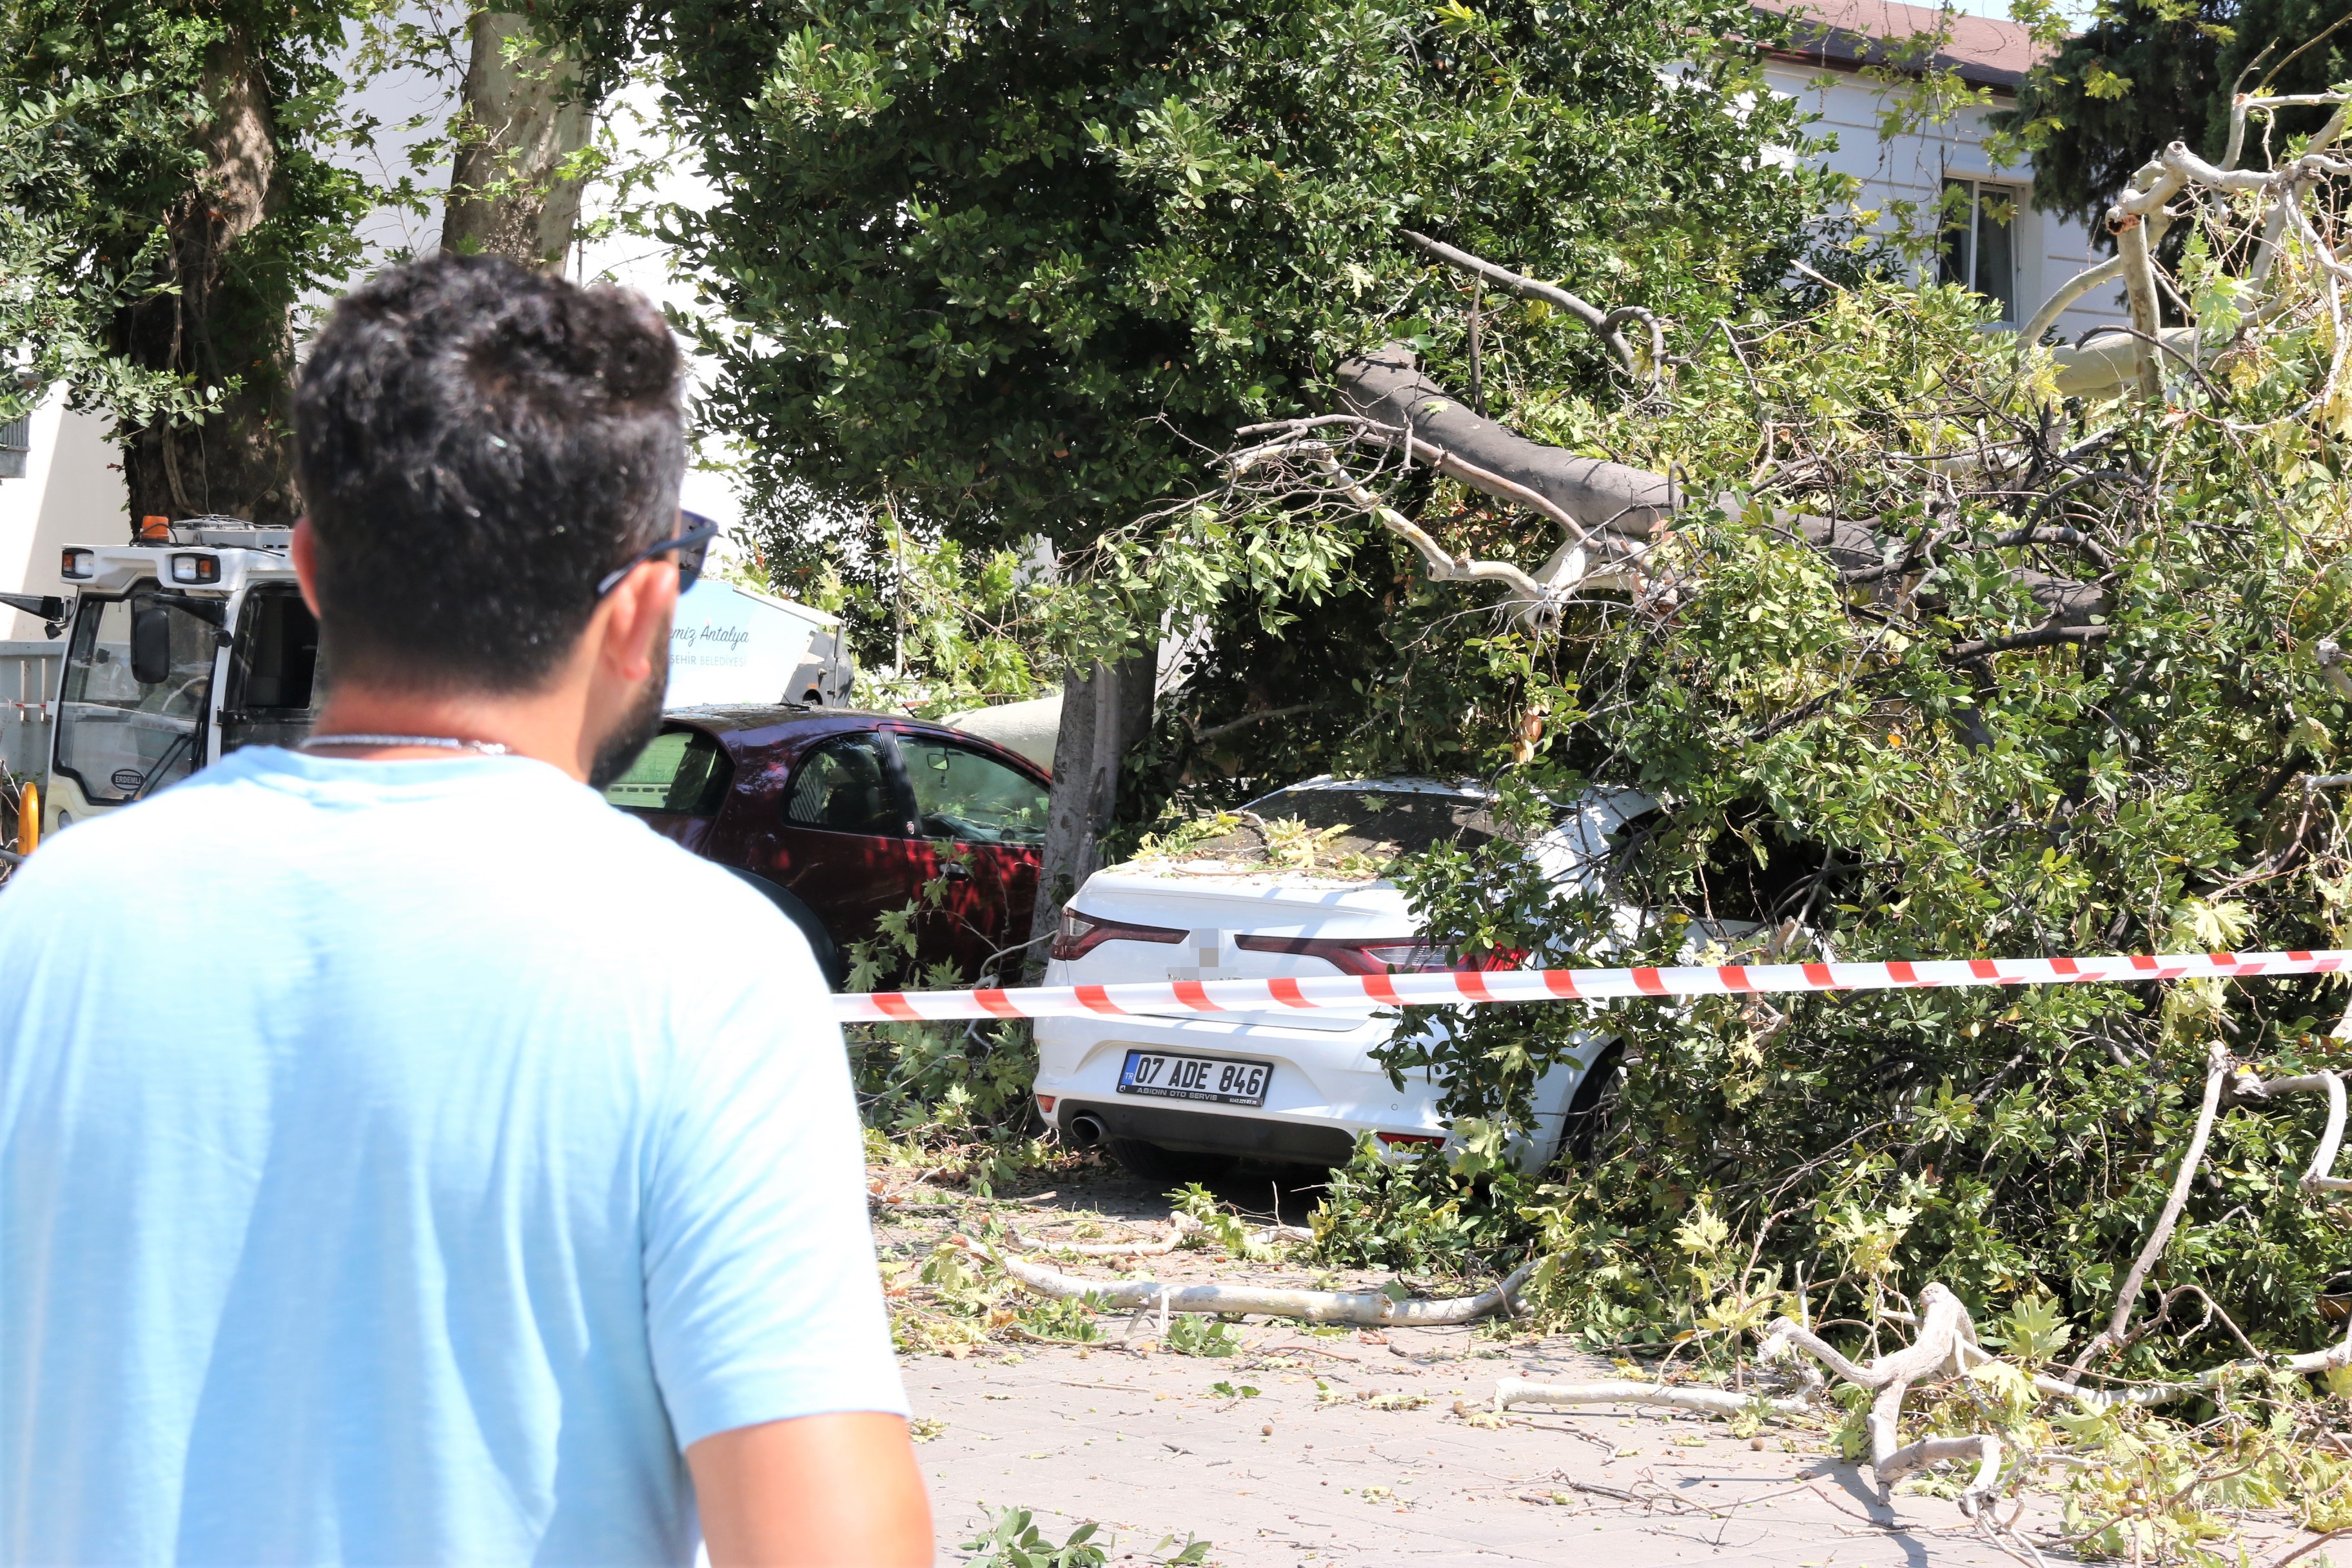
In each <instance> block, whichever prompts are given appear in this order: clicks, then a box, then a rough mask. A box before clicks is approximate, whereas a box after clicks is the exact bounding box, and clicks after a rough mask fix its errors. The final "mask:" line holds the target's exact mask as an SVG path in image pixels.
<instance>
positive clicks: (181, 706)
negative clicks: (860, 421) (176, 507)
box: [0, 517, 856, 837]
mask: <svg viewBox="0 0 2352 1568" xmlns="http://www.w3.org/2000/svg"><path fill="white" fill-rule="evenodd" d="M293 538H294V531H293V530H292V529H291V528H286V527H274V526H269V525H266V524H259V523H252V522H246V521H241V520H239V519H236V518H228V517H199V518H190V519H188V520H186V521H181V522H172V523H166V522H164V521H163V520H161V519H150V520H149V521H147V523H146V525H145V526H144V527H143V528H142V531H141V536H140V538H139V539H138V540H137V541H136V542H132V543H129V544H111V545H86V544H73V545H68V546H67V547H66V550H65V554H64V559H63V561H62V563H61V564H60V567H59V574H60V575H61V576H62V577H63V578H64V579H65V581H66V583H67V584H68V585H69V586H71V587H72V589H73V595H72V596H71V597H70V598H68V597H63V596H47V595H44V596H38V597H36V596H34V595H18V594H5V595H0V602H5V603H6V604H9V605H14V606H15V607H16V608H18V609H23V610H26V611H30V612H32V613H34V614H36V615H39V616H42V617H44V618H45V619H47V621H48V622H49V628H50V635H51V636H53V637H55V636H59V635H63V636H64V637H66V639H67V641H66V649H65V669H64V673H63V676H62V678H61V679H60V680H59V682H58V706H57V719H56V729H55V731H54V735H53V739H52V741H51V744H50V749H49V769H48V777H47V780H46V782H45V787H44V788H43V790H42V793H41V811H40V817H41V824H40V831H41V835H42V837H47V835H49V834H52V833H55V832H58V830H59V829H61V828H66V827H69V826H72V825H73V824H75V823H76V822H80V821H84V820H87V819H88V818H89V817H92V816H97V815H98V814H100V812H104V811H110V810H112V809H113V808H115V807H117V806H122V805H129V804H131V802H132V801H135V800H142V799H144V798H146V797H147V796H148V795H153V794H154V793H155V792H156V791H157V790H160V789H163V788H164V787H165V786H167V785H169V784H176V783H178V782H179V781H180V780H181V779H184V778H186V777H187V776H188V775H189V774H190V773H194V772H195V771H196V770H197V769H199V768H201V767H203V766H205V764H206V763H211V762H215V761H217V760H218V759H219V758H222V757H225V756H226V755H228V753H229V752H234V751H236V750H238V749H239V748H241V747H245V746H290V745H294V744H297V743H298V742H300V741H301V740H302V738H303V737H304V736H306V735H308V734H309V733H310V730H311V726H312V725H313V724H314V723H315V722H316V721H317V718H318V710H319V705H320V700H321V699H322V698H323V697H324V695H325V689H324V684H323V682H321V680H320V669H319V623H318V622H317V621H316V620H315V619H314V618H313V617H312V616H311V615H310V608H309V606H307V605H304V604H303V603H302V594H301V590H300V588H299V586H298V585H297V584H296V583H295V580H294V563H293V557H292V554H291V550H292V544H293ZM855 675H856V666H855V663H854V661H853V660H852V659H851V658H850V655H849V651H848V647H847V645H846V638H845V636H844V635H843V627H842V626H841V622H840V620H839V619H838V618H837V617H835V616H830V615H827V614H825V613H824V612H823V611H821V610H815V609H812V608H810V607H809V606H807V605H798V604H794V603H793V602H792V601H790V600H784V599H776V598H772V597H770V596H769V595H764V594H760V593H757V592H754V591H752V590H751V589H749V588H745V587H742V586H740V584H729V583H724V582H720V581H719V580H717V579H716V578H713V577H709V576H706V577H704V578H703V580H702V581H701V582H699V583H698V584H695V586H694V588H693V590H692V591H691V592H690V593H688V595H686V596H685V597H684V598H682V599H680V600H679V601H678V610H677V616H676V619H675V621H674V623H673V626H672V630H671V638H670V679H669V689H668V691H667V700H666V701H665V704H664V706H666V707H668V708H681V707H688V706H704V705H709V704H711V703H733V704H746V703H774V702H778V701H783V702H788V703H792V704H793V705H795V706H798V707H801V708H803V709H814V708H830V707H837V706H839V705H840V704H842V703H844V702H845V701H847V700H848V699H849V694H850V688H851V685H852V682H853V680H854V679H855Z"/></svg>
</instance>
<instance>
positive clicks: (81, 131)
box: [0, 0, 373, 445]
mask: <svg viewBox="0 0 2352 1568" xmlns="http://www.w3.org/2000/svg"><path fill="white" fill-rule="evenodd" d="M365 9H366V7H364V6H362V5H356V4H352V3H347V0H300V3H298V4H294V5H278V6H275V7H268V6H258V5H245V4H237V5H226V6H222V5H189V4H183V3H178V0H21V3H19V4H16V5H10V6H9V7H8V8H7V10H6V11H5V13H0V341H5V342H9V343H11V344H15V345H21V349H22V351H23V352H26V353H29V355H30V361H29V364H28V367H27V368H28V370H29V372H30V374H29V375H28V376H27V377H26V383H27V384H0V417H7V416H13V415H14V414H16V413H19V412H22V411H23V409H24V408H26V407H27V406H29V405H30V404H31V403H32V402H34V401H36V400H37V398H38V396H39V395H40V394H41V392H42V391H43V390H45V389H46V388H47V386H49V385H51V384H56V383H60V382H62V383H65V384H68V385H69V386H70V387H71V388H72V399H73V402H74V404H75V405H76V406H79V407H85V408H106V409H110V410H111V411H113V412H115V413H117V414H119V415H121V416H123V417H124V418H125V419H127V420H128V421H130V422H131V424H132V425H133V426H138V425H142V424H144V423H146V422H148V421H150V420H153V419H157V418H163V419H168V420H174V421H184V420H202V419H205V418H206V417H210V416H215V415H217V414H218V413H219V412H220V411H221V409H222V407H223V405H224V402H225V400H226V399H229V398H231V397H233V396H234V395H236V393H238V392H239V391H240V390H247V391H251V390H255V389H261V390H265V391H266V389H267V387H268V385H270V384H274V383H275V382H277V381H278V380H280V379H282V378H283V376H284V375H285V374H287V372H288V371H289V369H290V363H291V362H290V357H289V356H290V353H291V349H292V341H291V338H290V336H289V321H288V313H289V310H291V308H292V306H293V305H294V303H295V301H296V300H298V299H299V298H300V297H301V295H302V294H303V293H304V291H305V290H308V289H315V288H319V287H322V286H326V285H330V284H332V283H333V282H336V281H338V280H340V279H341V278H342V277H343V276H344V275H345V274H346V273H347V272H348V271H349V269H350V268H351V267H352V264H353V263H354V262H355V261H356V260H357V258H358V250H357V246H358V242H357V240H356V239H355V238H354V237H353V234H352V228H353V226H354V225H355V223H356V222H357V220H358V219H359V218H360V217H361V216H363V215H364V214H365V212H366V211H367V209H368V207H369V205H371V203H372V200H373V193H372V192H371V190H370V188H369V187H368V186H367V184H365V182H363V181H362V179H361V178H360V177H359V176H357V175H356V174H352V173H350V172H349V171H347V170H344V169H341V168H338V167H336V166H335V165H334V164H333V163H331V162H330V161H329V159H328V156H327V153H328V152H329V150H330V149H331V148H332V147H335V146H338V145H341V144H343V143H344V142H348V141H349V140H350V139H352V137H354V136H364V134H365V132H366V128H365V126H364V124H362V123H361V122H359V121H355V120H354V119H353V118H352V113H351V110H350V106H349V93H350V90H351V88H352V82H351V81H350V80H349V79H347V74H346V73H345V72H343V71H341V70H339V69H338V68H337V62H336V60H335V58H334V57H335V56H336V55H337V53H338V52H339V51H340V50H341V47H342V45H343V40H344V30H345V27H346V26H347V25H349V24H351V23H352V21H353V20H354V18H355V17H357V16H360V15H361V14H362V12H363V11H364V10H365ZM248 69H249V70H250V71H251V72H252V73H253V76H254V79H255V81H256V83H257V88H258V90H259V91H260V94H261V98H262V102H261V111H262V113H263V115H264V117H265V119H266V121H267V124H268V138H269V141H270V142H271V145H269V146H268V148H266V149H263V150H262V154H263V157H264V158H265V159H266V160H267V163H266V167H265V173H264V177H265V178H266V179H267V181H268V191H269V198H268V207H267V210H266V212H265V213H264V215H263V216H261V218H260V220H259V222H258V223H257V224H256V225H255V226H253V227H251V228H250V229H248V230H247V231H246V232H244V233H242V234H240V235H237V236H236V237H234V238H232V239H231V240H229V242H228V244H227V246H226V250H225V252H224V253H223V254H222V255H221V256H220V257H219V258H218V265H217V268H216V270H214V271H211V272H208V273H207V274H206V275H205V276H202V277H197V278H188V277H184V276H183V268H182V263H183V261H184V259H185V258H186V257H187V256H188V255H190V254H192V253H191V252H189V251H188V248H187V247H190V246H192V245H194V244H198V243H199V242H198V241H197V240H195V239H194V236H196V235H197V234H199V233H200V232H201V231H202V230H203V228H204V226H205V225H206V224H207V223H209V222H213V221H216V220H217V217H218V215H217V214H208V213H207V211H206V205H207V202H208V201H209V200H212V199H214V196H213V184H211V183H209V182H210V181H211V180H212V179H213V178H215V176H214V175H212V174H208V167H209V164H208V157H207V151H206V137H207V136H208V135H211V134H215V133H225V132H223V126H224V125H225V123H226V115H227V114H228V113H229V112H230V111H229V110H228V109H226V108H225V107H224V105H225V104H226V103H227V102H228V101H229V100H230V99H231V98H233V96H234V92H235V90H236V80H237V79H238V78H239V76H240V74H241V73H243V72H245V71H247V70H248ZM192 290H193V291H194V292H195V293H196V294H198V295H199V296H200V297H199V298H193V299H185V300H182V301H181V303H179V304H177V305H175V306H173V308H174V309H177V310H182V311H183V313H184V317H185V319H186V320H187V321H193V322H194V323H195V331H194V336H195V339H196V341H194V342H185V343H182V344H181V345H180V347H179V349H178V352H177V355H176V357H173V356H172V355H159V353H157V352H155V351H154V350H153V348H152V345H145V346H142V344H141V343H139V342H134V341H133V338H134V334H133V333H132V331H131V327H130V324H129V323H130V318H131V314H132V313H133V312H134V311H135V310H138V308H140V307H141V306H142V305H153V304H155V303H157V302H159V301H164V300H175V299H179V298H180V297H181V296H184V295H185V294H187V293H189V292H190V291H192ZM261 401H262V402H263V403H264V404H266V403H267V401H268V399H267V398H266V397H264V398H263V399H262V400H261ZM220 439H221V437H218V436H216V437H215V444H216V445H217V444H218V443H219V441H220Z"/></svg>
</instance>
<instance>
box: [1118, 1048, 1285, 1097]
mask: <svg viewBox="0 0 2352 1568" xmlns="http://www.w3.org/2000/svg"><path fill="white" fill-rule="evenodd" d="M1273 1077H1274V1068H1273V1067H1272V1066H1271V1065H1270V1064H1268V1063H1265V1062H1237V1061H1230V1060H1228V1059H1226V1058H1223V1057H1171V1056H1167V1055H1164V1054H1162V1053H1161V1052H1159V1051H1129V1052H1128V1053H1127V1066H1125V1067H1124V1068H1120V1069H1119V1074H1118V1091H1119V1093H1121V1094H1149V1095H1153V1096H1156V1097H1158V1098H1159V1099H1161V1100H1213V1101H1215V1102H1216V1103H1217V1104H1219V1105H1255V1106H1264V1105H1265V1086H1266V1082H1267V1080H1268V1079H1272V1078H1273Z"/></svg>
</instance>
